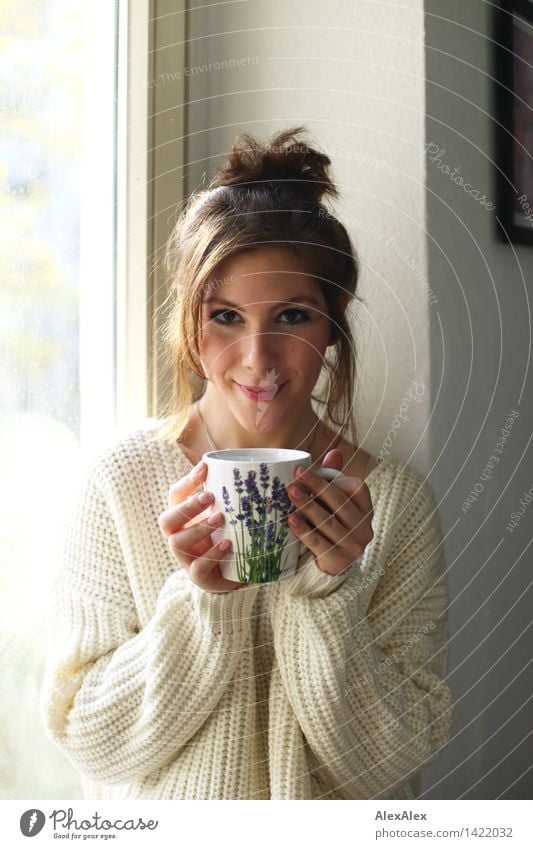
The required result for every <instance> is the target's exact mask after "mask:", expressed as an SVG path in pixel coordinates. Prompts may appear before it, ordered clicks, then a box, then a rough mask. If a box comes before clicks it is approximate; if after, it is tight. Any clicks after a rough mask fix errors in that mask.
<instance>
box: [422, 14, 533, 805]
mask: <svg viewBox="0 0 533 849" xmlns="http://www.w3.org/2000/svg"><path fill="white" fill-rule="evenodd" d="M443 5H444V4H442V3H441V2H439V0H427V3H426V9H427V13H428V14H427V20H426V39H427V52H426V55H427V78H428V82H427V91H426V108H427V114H428V117H427V129H426V132H427V144H436V145H438V148H439V151H440V150H444V153H443V154H441V155H440V156H436V154H435V153H433V152H431V153H430V155H429V156H428V158H427V168H428V172H427V186H428V262H429V276H430V281H431V287H432V288H433V290H434V291H435V294H436V296H437V298H438V307H437V308H436V309H435V310H432V311H430V318H431V334H430V336H431V340H432V344H431V362H432V391H431V395H432V417H431V424H430V449H431V456H432V457H433V458H434V462H435V468H434V469H433V471H432V473H431V477H432V482H433V485H434V489H435V491H436V494H437V497H438V500H439V508H440V513H441V516H442V519H443V524H444V527H445V529H446V530H447V531H448V532H449V535H448V537H447V540H446V550H447V561H448V563H449V570H448V585H449V588H450V593H451V596H452V599H453V601H452V604H451V606H450V611H449V621H450V630H451V640H450V660H451V663H450V665H451V670H452V673H451V681H450V683H451V684H452V687H453V690H454V693H455V700H456V707H455V729H454V738H453V741H452V743H451V744H450V746H448V747H447V749H446V750H445V751H444V753H443V755H442V758H441V759H440V761H439V764H438V769H435V770H432V769H430V770H428V772H427V774H426V776H425V779H426V786H428V787H432V788H433V789H432V791H431V792H432V793H434V794H435V795H436V797H437V798H454V799H455V798H461V797H464V798H472V799H496V798H498V797H500V796H501V797H502V798H510V799H530V798H531V788H532V786H533V783H532V775H531V755H532V750H533V748H532V742H531V736H529V737H528V735H531V728H532V722H531V701H529V703H528V700H530V698H531V666H530V664H531V630H530V625H531V610H532V602H533V599H532V593H531V548H530V547H529V548H528V546H530V543H531V520H532V518H533V507H529V511H530V512H529V513H528V512H526V513H525V514H524V517H523V519H522V521H521V523H520V524H519V527H517V528H516V529H512V531H508V530H507V529H506V528H507V525H508V523H509V520H510V516H511V513H513V512H516V511H517V510H518V509H519V508H520V499H521V498H523V495H524V491H527V490H529V488H530V487H531V485H532V484H533V463H532V460H533V457H532V451H531V445H530V441H531V422H532V420H533V415H532V414H533V410H532V406H533V392H532V380H531V367H530V357H531V350H530V345H531V326H530V304H529V300H530V297H531V282H532V280H533V250H532V249H531V248H530V247H524V246H506V245H504V244H502V243H500V242H498V241H497V240H496V237H495V230H494V216H495V210H490V209H487V207H485V206H482V205H481V204H480V202H479V200H477V199H476V198H474V197H473V196H471V195H468V194H466V193H465V190H464V189H463V188H461V187H460V186H459V185H457V184H456V183H454V182H452V181H451V179H450V176H447V175H446V173H444V172H445V168H444V166H446V165H447V166H449V168H450V171H452V172H453V171H454V169H455V168H459V170H458V171H457V172H456V173H457V174H460V175H462V176H463V178H464V180H465V182H468V183H469V184H470V186H471V187H472V189H471V190H474V189H477V190H478V191H479V193H480V195H481V196H482V195H486V198H487V201H488V202H489V203H494V202H495V187H494V169H495V164H494V154H493V132H492V131H493V121H492V117H491V114H492V86H493V83H492V80H491V75H492V73H493V67H492V61H491V51H492V42H491V38H493V32H492V28H491V16H492V8H493V7H492V5H491V4H490V3H485V2H481V0H479V2H478V1H477V0H476V2H472V3H462V2H459V0H448V2H447V3H446V4H445V13H444V14H443ZM430 151H435V148H431V149H430ZM428 153H429V151H428ZM432 157H433V161H432V160H431V158H432ZM439 166H440V167H439ZM511 411H516V412H518V413H519V416H518V418H516V420H515V423H514V425H513V426H512V428H511V430H510V433H509V435H508V437H507V442H506V443H505V444H504V445H503V446H500V448H501V449H502V450H501V453H499V452H498V451H496V450H495V448H496V446H497V445H498V439H499V438H500V436H501V435H502V434H501V430H502V428H504V430H505V424H506V421H507V417H508V416H509V414H510V413H511ZM507 430H508V429H507ZM504 436H505V433H504ZM491 457H495V458H496V460H493V461H491V459H490V458H491ZM489 463H490V464H492V465H493V468H492V469H490V468H487V470H486V471H485V469H486V467H487V465H488V464H489ZM480 487H483V490H482V491H480ZM475 489H477V490H478V491H479V496H477V498H476V492H475ZM471 492H474V496H473V498H471V500H472V501H473V503H472V504H471V506H470V507H469V508H468V510H466V509H463V504H464V502H465V501H466V500H467V499H468V496H469V494H470V493H471ZM474 499H475V500H474ZM528 770H529V774H528Z"/></svg>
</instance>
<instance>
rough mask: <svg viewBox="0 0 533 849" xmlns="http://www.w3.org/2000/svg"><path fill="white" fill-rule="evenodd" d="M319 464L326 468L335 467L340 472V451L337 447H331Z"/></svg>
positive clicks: (341, 462) (341, 465)
mask: <svg viewBox="0 0 533 849" xmlns="http://www.w3.org/2000/svg"><path fill="white" fill-rule="evenodd" d="M321 466H325V467H327V468H328V469H337V471H339V472H342V467H343V457H342V451H340V449H339V448H332V449H331V451H328V453H327V454H326V456H325V457H324V459H323V460H322V463H321Z"/></svg>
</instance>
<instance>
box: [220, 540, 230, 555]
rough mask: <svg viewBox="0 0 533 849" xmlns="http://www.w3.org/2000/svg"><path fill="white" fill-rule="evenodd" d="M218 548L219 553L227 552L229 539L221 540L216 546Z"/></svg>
mask: <svg viewBox="0 0 533 849" xmlns="http://www.w3.org/2000/svg"><path fill="white" fill-rule="evenodd" d="M218 548H219V551H222V552H224V551H229V550H230V548H231V540H230V539H223V540H222V541H221V542H220V543H219V544H218Z"/></svg>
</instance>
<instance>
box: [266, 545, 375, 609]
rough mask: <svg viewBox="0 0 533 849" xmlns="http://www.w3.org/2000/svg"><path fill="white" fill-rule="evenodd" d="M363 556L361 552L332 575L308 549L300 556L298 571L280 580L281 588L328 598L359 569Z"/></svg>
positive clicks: (306, 595)
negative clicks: (336, 573) (319, 564)
mask: <svg viewBox="0 0 533 849" xmlns="http://www.w3.org/2000/svg"><path fill="white" fill-rule="evenodd" d="M362 557H363V555H362V554H361V555H360V556H359V557H358V558H357V559H356V560H354V561H353V562H352V563H350V564H349V565H348V566H347V567H346V569H344V570H343V571H342V572H340V573H339V574H338V575H330V574H329V573H328V572H323V571H322V569H320V568H319V566H318V565H317V562H316V560H315V557H314V555H313V554H312V553H311V552H310V551H309V550H307V553H306V554H304V555H303V556H302V557H300V560H299V561H298V568H297V570H296V572H295V573H293V574H292V575H288V576H287V577H286V578H283V579H282V580H280V581H279V584H280V589H281V591H282V592H285V593H288V594H289V595H291V596H298V597H305V598H326V597H327V596H329V595H331V593H333V592H335V590H336V589H337V588H338V587H340V586H341V585H342V584H344V582H345V581H346V580H347V579H348V578H349V577H350V575H352V574H353V573H354V571H355V570H357V571H359V564H360V562H361V560H362Z"/></svg>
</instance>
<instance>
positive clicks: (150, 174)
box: [80, 0, 187, 449]
mask: <svg viewBox="0 0 533 849" xmlns="http://www.w3.org/2000/svg"><path fill="white" fill-rule="evenodd" d="M186 27H187V22H186V2H185V0H118V2H116V3H109V0H93V2H92V3H91V4H88V5H87V7H86V27H85V30H86V47H87V49H86V57H87V61H86V68H85V79H86V95H87V99H86V108H85V115H84V145H83V149H84V155H83V183H84V185H83V187H82V188H83V191H82V195H83V207H82V226H81V230H82V244H81V256H80V265H81V270H80V384H81V422H82V425H81V429H82V432H81V442H82V446H83V447H84V448H89V449H92V448H97V447H98V446H99V445H100V444H105V443H106V441H108V439H109V433H110V430H112V429H113V428H116V427H118V428H122V427H127V426H129V425H131V424H133V423H134V422H137V421H139V420H142V419H145V418H146V417H147V416H157V415H158V414H159V408H160V401H161V394H162V385H163V383H164V381H166V380H168V374H164V373H161V370H160V369H159V368H158V358H157V356H156V351H155V348H156V339H157V332H158V329H159V328H158V324H159V323H160V321H161V318H162V311H161V309H160V308H161V305H162V304H163V302H164V301H165V298H166V282H165V280H164V275H163V270H162V268H158V270H156V271H152V269H153V266H154V263H155V261H156V260H157V259H158V258H160V257H161V253H162V251H163V248H164V244H165V242H166V240H167V238H168V236H169V234H170V230H171V228H172V225H173V223H174V220H175V215H174V212H175V210H176V208H177V206H178V205H179V204H181V202H182V201H183V197H184V188H183V178H184V174H183V164H184V145H185V132H184V127H185V114H184V112H185V103H186V97H185V95H186V91H185V73H184V68H185V54H186ZM177 70H179V71H180V72H181V73H180V76H179V79H178V80H176V74H175V72H176V71H177ZM170 74H172V75H173V76H172V77H169V76H168V75H170ZM169 78H170V79H172V84H170V85H169V84H163V85H159V86H155V85H154V84H153V81H154V80H167V79H169ZM114 138H115V139H116V143H115V144H112V143H111V142H110V140H111V139H114Z"/></svg>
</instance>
